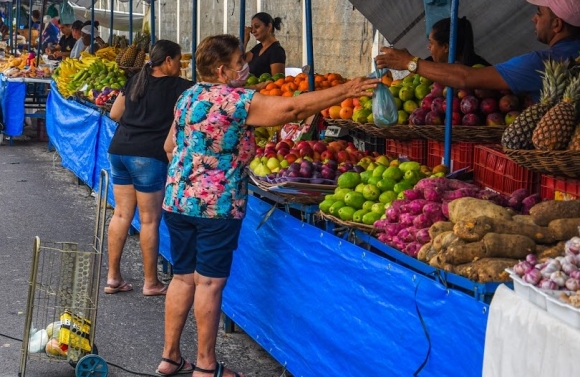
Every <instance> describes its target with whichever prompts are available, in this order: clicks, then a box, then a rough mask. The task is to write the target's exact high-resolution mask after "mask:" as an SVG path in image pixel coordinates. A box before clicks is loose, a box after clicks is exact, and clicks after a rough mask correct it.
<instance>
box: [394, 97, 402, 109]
mask: <svg viewBox="0 0 580 377" xmlns="http://www.w3.org/2000/svg"><path fill="white" fill-rule="evenodd" d="M394 100H395V105H396V106H397V110H401V109H402V108H403V101H401V99H400V98H399V97H394Z"/></svg>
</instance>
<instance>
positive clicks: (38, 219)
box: [0, 139, 287, 377]
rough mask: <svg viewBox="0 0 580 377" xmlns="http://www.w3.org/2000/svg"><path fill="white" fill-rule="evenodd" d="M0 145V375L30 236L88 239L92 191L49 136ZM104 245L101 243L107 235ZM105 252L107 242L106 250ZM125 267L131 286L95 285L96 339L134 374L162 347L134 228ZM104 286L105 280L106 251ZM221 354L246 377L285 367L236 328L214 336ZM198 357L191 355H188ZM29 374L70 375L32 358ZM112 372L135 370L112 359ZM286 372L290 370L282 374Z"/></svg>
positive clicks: (20, 301)
mask: <svg viewBox="0 0 580 377" xmlns="http://www.w3.org/2000/svg"><path fill="white" fill-rule="evenodd" d="M6 144H7V142H6V141H4V145H2V146H0V286H1V287H2V289H0V376H17V374H18V371H19V364H20V346H21V343H20V341H16V340H12V339H10V338H8V337H6V336H9V337H14V338H18V339H20V338H22V336H23V327H24V320H25V313H26V310H27V303H26V299H27V290H28V279H29V276H30V266H31V261H32V247H33V240H34V237H35V236H39V237H40V238H41V240H46V241H57V242H61V241H73V242H78V243H87V244H90V243H91V240H92V235H93V233H94V224H95V222H94V217H95V204H96V201H95V198H94V197H92V196H91V195H90V192H89V190H88V189H87V188H86V186H82V185H80V186H79V185H78V184H77V180H76V177H75V176H74V175H73V174H72V173H70V172H69V171H67V170H66V169H64V168H62V167H61V166H60V159H59V157H58V155H57V154H56V153H54V152H52V153H50V152H48V151H47V150H46V143H40V142H36V141H35V140H34V139H31V140H29V141H17V142H15V145H14V146H12V147H10V146H8V145H6ZM105 245H106V243H105ZM104 252H105V253H106V250H104ZM123 258H124V259H123V262H122V263H123V274H124V277H125V279H127V280H128V281H130V282H132V283H133V286H134V288H135V290H134V291H133V292H129V293H124V294H117V295H105V294H104V293H100V297H99V303H98V316H97V323H96V325H97V330H96V331H97V332H96V338H95V342H96V344H97V346H98V349H99V354H100V355H101V356H102V357H103V358H104V359H105V360H106V361H107V362H108V363H113V364H117V365H120V366H123V367H124V368H127V369H129V370H132V371H137V372H142V373H141V374H137V375H147V374H149V375H154V371H155V368H156V366H157V364H158V361H159V358H160V356H161V351H162V348H163V320H164V319H163V308H164V300H163V298H162V297H144V296H143V295H142V294H141V288H142V267H141V258H140V251H139V246H138V236H131V237H130V238H129V241H128V244H127V246H126V248H125V253H124V257H123ZM101 275H102V276H101V282H100V285H101V289H99V291H102V287H103V286H104V284H105V282H106V279H105V278H106V254H105V256H104V258H103V270H102V273H101ZM195 339H196V333H195V323H194V322H193V320H192V319H191V318H190V320H189V321H188V323H187V327H186V330H185V332H184V335H183V338H182V344H183V349H182V351H183V354H184V356H186V357H188V358H195V352H196V342H195ZM218 358H219V360H222V361H224V362H225V363H226V365H228V366H229V367H231V368H233V369H234V370H239V371H241V372H243V373H245V375H246V376H250V377H252V376H253V377H276V376H284V375H285V374H284V370H283V368H282V367H281V366H280V365H279V364H278V363H277V362H276V361H275V360H273V359H272V358H271V357H270V356H269V355H268V354H267V353H266V352H265V351H264V350H263V349H262V348H261V347H260V346H259V345H258V344H256V343H255V342H254V341H253V340H252V339H250V338H249V337H248V336H247V335H245V334H244V333H242V332H240V331H239V330H236V332H235V333H231V334H225V333H224V332H223V331H222V330H220V333H219V336H218ZM192 361H195V360H192ZM27 366H28V367H27V374H26V375H27V376H43V377H56V376H59V377H66V376H74V369H73V368H72V367H70V366H69V365H68V364H66V363H63V362H59V363H48V362H47V361H43V362H38V361H31V362H29V363H28V364H27ZM108 375H109V376H132V375H135V374H131V373H129V372H126V371H123V370H121V369H119V368H116V367H113V366H109V374H108ZM286 375H287V374H286Z"/></svg>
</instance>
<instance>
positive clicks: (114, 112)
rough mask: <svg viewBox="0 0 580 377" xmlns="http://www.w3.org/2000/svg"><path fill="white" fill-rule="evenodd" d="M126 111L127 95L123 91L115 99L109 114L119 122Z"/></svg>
mask: <svg viewBox="0 0 580 377" xmlns="http://www.w3.org/2000/svg"><path fill="white" fill-rule="evenodd" d="M124 112H125V95H124V94H123V93H119V95H118V96H117V98H116V99H115V102H114V103H113V107H111V113H110V114H109V118H111V119H113V120H114V121H115V122H119V121H120V120H121V116H123V113H124Z"/></svg>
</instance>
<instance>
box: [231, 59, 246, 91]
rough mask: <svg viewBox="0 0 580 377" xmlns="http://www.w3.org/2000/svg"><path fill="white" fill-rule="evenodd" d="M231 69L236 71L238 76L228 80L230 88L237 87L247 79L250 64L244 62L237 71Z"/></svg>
mask: <svg viewBox="0 0 580 377" xmlns="http://www.w3.org/2000/svg"><path fill="white" fill-rule="evenodd" d="M233 71H234V72H237V73H238V78H237V79H234V80H230V81H229V82H228V85H229V86H231V87H232V88H239V87H242V86H244V84H245V83H246V80H247V79H248V76H249V75H250V66H249V65H248V63H245V64H244V66H243V67H242V69H240V70H239V71H235V70H233Z"/></svg>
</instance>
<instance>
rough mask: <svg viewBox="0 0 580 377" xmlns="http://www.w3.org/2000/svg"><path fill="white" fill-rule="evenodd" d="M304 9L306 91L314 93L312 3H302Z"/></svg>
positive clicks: (309, 1)
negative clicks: (306, 63) (306, 67)
mask: <svg viewBox="0 0 580 377" xmlns="http://www.w3.org/2000/svg"><path fill="white" fill-rule="evenodd" d="M304 6H305V7H306V56H307V58H306V60H307V61H308V65H309V66H310V71H309V72H308V90H310V91H311V92H313V91H314V52H313V49H312V1H311V0H306V1H305V2H304Z"/></svg>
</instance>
